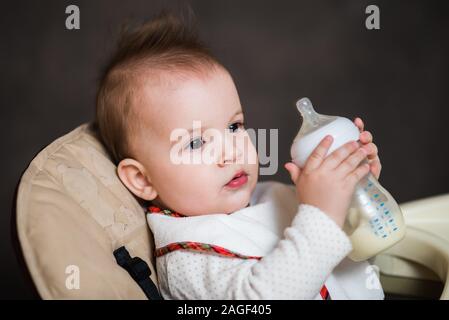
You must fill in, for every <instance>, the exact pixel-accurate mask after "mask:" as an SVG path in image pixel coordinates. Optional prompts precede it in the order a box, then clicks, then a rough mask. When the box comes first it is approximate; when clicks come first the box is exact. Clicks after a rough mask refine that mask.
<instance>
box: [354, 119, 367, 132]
mask: <svg viewBox="0 0 449 320" xmlns="http://www.w3.org/2000/svg"><path fill="white" fill-rule="evenodd" d="M354 124H355V125H356V126H357V128H359V131H360V132H363V128H364V127H365V124H364V123H363V121H362V119H360V118H359V117H357V118H355V119H354Z"/></svg>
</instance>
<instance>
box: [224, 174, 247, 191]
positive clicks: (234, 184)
mask: <svg viewBox="0 0 449 320" xmlns="http://www.w3.org/2000/svg"><path fill="white" fill-rule="evenodd" d="M247 181H248V174H247V173H246V172H245V171H244V170H240V171H238V172H237V173H236V174H235V175H234V177H232V179H231V180H230V181H229V182H228V183H227V184H226V185H225V186H226V187H229V188H238V187H241V186H242V185H244V184H246V182H247Z"/></svg>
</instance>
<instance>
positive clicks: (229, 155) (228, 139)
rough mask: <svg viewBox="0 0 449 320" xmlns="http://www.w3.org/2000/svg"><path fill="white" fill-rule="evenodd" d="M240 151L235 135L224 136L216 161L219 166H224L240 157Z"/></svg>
mask: <svg viewBox="0 0 449 320" xmlns="http://www.w3.org/2000/svg"><path fill="white" fill-rule="evenodd" d="M241 156H242V151H241V150H240V148H239V147H238V143H237V139H236V137H235V136H232V135H231V136H229V135H227V136H225V139H224V141H223V146H222V152H221V157H220V159H219V161H218V165H219V166H225V165H226V164H229V163H235V162H237V161H238V160H239V159H241Z"/></svg>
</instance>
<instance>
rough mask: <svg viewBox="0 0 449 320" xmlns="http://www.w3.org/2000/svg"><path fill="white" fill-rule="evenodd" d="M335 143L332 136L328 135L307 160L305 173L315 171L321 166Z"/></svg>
mask: <svg viewBox="0 0 449 320" xmlns="http://www.w3.org/2000/svg"><path fill="white" fill-rule="evenodd" d="M333 141H334V138H333V137H332V136H331V135H327V136H326V137H325V138H324V139H323V140H321V142H320V144H319V145H318V146H317V147H316V148H315V150H313V152H312V154H311V155H310V156H309V158H308V159H307V161H306V164H305V166H304V171H305V172H310V171H312V170H315V169H316V168H318V167H319V166H320V165H321V163H322V162H323V160H324V158H325V157H326V155H327V151H328V150H329V147H330V146H331V145H332V142H333Z"/></svg>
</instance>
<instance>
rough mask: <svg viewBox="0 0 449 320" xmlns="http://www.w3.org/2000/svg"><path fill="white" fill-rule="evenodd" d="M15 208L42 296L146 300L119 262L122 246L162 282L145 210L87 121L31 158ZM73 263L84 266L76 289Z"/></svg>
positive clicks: (26, 259) (48, 297) (31, 272)
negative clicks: (72, 282) (70, 279)
mask: <svg viewBox="0 0 449 320" xmlns="http://www.w3.org/2000/svg"><path fill="white" fill-rule="evenodd" d="M16 210H17V211H16V212H17V232H18V237H19V241H20V244H21V246H22V251H23V255H24V258H25V262H26V264H27V266H28V269H29V271H30V274H31V277H32V279H33V281H34V283H35V285H36V287H37V290H38V292H39V294H40V296H41V297H42V298H43V299H146V297H145V295H144V293H143V292H142V290H141V289H140V288H139V286H138V285H137V284H136V283H135V282H134V280H133V279H132V278H131V277H130V276H129V274H128V273H127V272H126V271H125V270H124V269H122V268H121V267H120V266H118V265H117V264H116V261H115V258H114V256H113V251H114V250H115V249H117V248H118V247H120V246H122V245H125V246H126V248H127V249H128V251H129V253H130V255H131V256H139V257H141V258H142V259H143V260H145V261H146V262H147V263H148V265H149V266H150V268H151V272H152V275H151V278H152V280H153V282H154V283H156V284H157V282H156V281H157V279H156V273H155V269H154V259H153V258H152V250H153V242H152V239H153V238H152V235H151V234H150V231H149V228H148V226H147V223H146V220H145V214H144V210H143V209H142V207H141V206H140V205H139V203H138V202H137V200H136V199H135V198H134V197H133V196H132V194H131V193H130V192H129V191H128V190H127V189H126V188H125V187H124V186H123V184H122V183H121V182H120V180H119V178H118V176H117V174H116V167H115V165H114V164H113V163H112V162H111V160H110V158H109V157H108V155H107V153H106V151H105V149H104V148H103V146H102V145H101V144H100V142H99V141H98V139H97V138H96V136H95V134H94V132H93V130H92V129H91V127H90V126H89V125H87V124H84V125H82V126H80V127H78V128H76V129H75V130H73V131H72V132H70V133H68V134H66V135H65V136H63V137H61V138H59V139H57V140H56V141H54V142H53V143H51V144H50V145H49V146H47V147H46V148H45V149H44V150H42V151H41V152H40V153H39V154H38V155H37V156H36V157H35V158H34V159H33V161H32V162H31V163H30V165H29V167H28V169H27V170H26V171H25V173H24V175H23V176H22V179H21V182H20V185H19V189H18V194H17V207H16ZM150 241H151V242H150ZM71 265H75V266H77V267H79V275H80V277H79V279H80V282H79V283H80V288H79V289H68V288H67V287H66V279H67V278H68V277H70V275H73V273H71V274H66V268H67V267H68V266H71ZM69 288H70V286H69Z"/></svg>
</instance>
